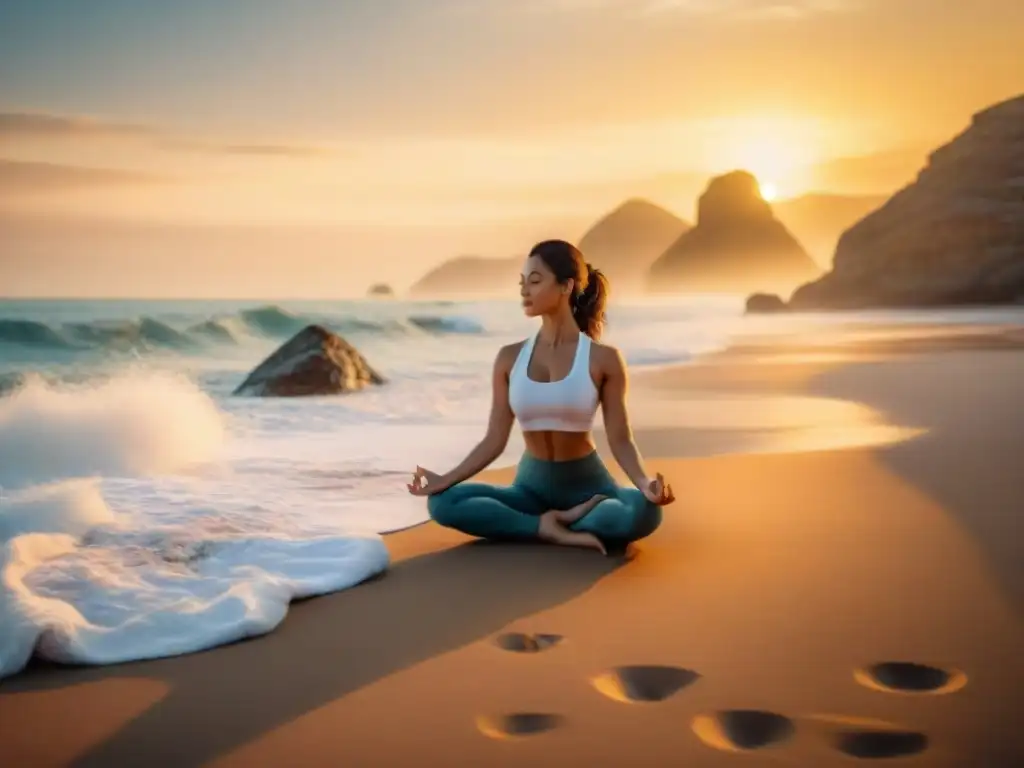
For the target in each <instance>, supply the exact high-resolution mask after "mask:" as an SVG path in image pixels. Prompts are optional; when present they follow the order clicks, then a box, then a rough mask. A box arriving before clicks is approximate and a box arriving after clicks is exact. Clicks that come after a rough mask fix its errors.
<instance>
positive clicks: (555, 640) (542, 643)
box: [494, 632, 564, 653]
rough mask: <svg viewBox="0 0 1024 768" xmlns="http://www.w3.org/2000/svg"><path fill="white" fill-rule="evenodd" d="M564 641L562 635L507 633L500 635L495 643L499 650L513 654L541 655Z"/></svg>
mask: <svg viewBox="0 0 1024 768" xmlns="http://www.w3.org/2000/svg"><path fill="white" fill-rule="evenodd" d="M563 639H564V638H563V637H562V636H561V635H544V634H538V635H533V634H528V633H525V632H506V633H505V634H503V635H498V637H497V638H495V640H494V642H495V644H496V645H497V646H498V647H499V648H502V649H503V650H506V651H512V652H513V653H540V652H541V651H546V650H548V649H549V648H553V647H554V646H556V645H558V644H559V643H560V642H562V640H563Z"/></svg>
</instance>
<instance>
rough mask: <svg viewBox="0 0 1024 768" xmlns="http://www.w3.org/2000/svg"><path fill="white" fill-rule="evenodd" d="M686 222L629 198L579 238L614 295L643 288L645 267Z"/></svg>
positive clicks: (674, 239) (589, 259) (646, 203)
mask: <svg viewBox="0 0 1024 768" xmlns="http://www.w3.org/2000/svg"><path fill="white" fill-rule="evenodd" d="M689 229H690V225H689V224H688V223H686V222H685V221H683V220H682V219H680V218H679V217H678V216H676V215H675V214H674V213H670V212H669V211H667V210H665V209H664V208H662V207H661V206H658V205H655V204H654V203H652V202H649V201H647V200H642V199H639V198H632V199H630V200H627V201H626V202H624V203H623V204H622V205H620V206H619V207H618V208H615V209H614V210H612V211H611V212H609V213H607V214H605V215H604V216H602V217H601V218H600V219H598V220H597V222H596V223H594V225H593V226H591V227H590V229H588V230H587V232H586V234H584V235H583V237H582V238H581V239H580V241H579V244H578V245H579V248H580V250H581V251H583V254H584V256H586V258H587V261H589V262H590V263H591V264H593V265H594V266H595V267H599V268H600V269H601V271H602V272H604V274H605V275H606V276H607V277H608V279H609V281H610V282H611V289H612V290H613V291H614V292H615V294H616V295H621V294H622V293H637V292H640V291H642V290H643V287H644V282H645V279H646V276H647V271H648V269H650V266H651V264H653V263H654V261H655V259H657V258H658V257H659V256H661V254H663V253H664V252H665V249H666V248H668V247H669V246H670V245H672V243H674V242H675V241H676V240H678V239H679V236H680V235H682V234H683V233H684V232H686V231H687V230H689Z"/></svg>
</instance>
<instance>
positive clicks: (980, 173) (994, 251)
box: [790, 95, 1024, 309]
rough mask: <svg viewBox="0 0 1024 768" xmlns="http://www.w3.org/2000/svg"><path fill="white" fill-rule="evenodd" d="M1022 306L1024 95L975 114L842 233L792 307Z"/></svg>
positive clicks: (1023, 274) (1023, 275)
mask: <svg viewBox="0 0 1024 768" xmlns="http://www.w3.org/2000/svg"><path fill="white" fill-rule="evenodd" d="M1022 300H1024V95H1021V96H1017V97H1015V98H1013V99H1010V100H1008V101H1004V102H1002V103H1000V104H996V105H995V106H992V107H990V108H988V109H986V110H984V111H982V112H979V113H977V114H975V115H974V116H973V119H972V121H971V124H970V126H968V127H967V128H966V129H965V130H964V131H963V132H961V133H960V134H959V135H957V136H956V137H954V138H953V139H952V140H951V141H950V142H948V143H947V144H945V145H944V146H942V147H940V148H938V149H937V150H935V151H934V152H933V153H932V154H931V155H930V156H929V158H928V162H927V164H926V166H925V167H924V169H923V170H922V171H921V172H920V173H919V174H918V176H917V178H916V179H915V180H914V181H913V182H912V183H911V184H909V185H908V186H906V187H904V188H903V189H901V190H900V191H899V192H897V193H896V194H895V195H893V196H892V197H891V198H890V199H889V200H888V201H887V202H886V203H885V204H884V205H883V206H882V207H881V208H879V209H878V210H876V211H875V212H873V213H871V214H869V215H868V216H865V217H864V218H863V219H861V220H860V221H859V222H857V223H856V224H855V225H854V226H852V227H851V228H850V229H848V230H847V231H846V232H845V233H843V235H842V237H841V238H840V239H839V243H838V245H837V247H836V254H835V259H834V261H833V266H832V270H831V271H830V272H829V273H827V274H826V275H824V276H822V277H821V278H819V279H818V280H815V281H814V282H811V283H808V284H807V285H804V286H801V287H800V288H799V289H798V290H797V291H796V292H795V293H794V294H793V297H792V299H791V301H790V307H791V308H793V309H856V308H861V307H923V306H939V305H963V304H984V303H1007V302H1019V301H1022Z"/></svg>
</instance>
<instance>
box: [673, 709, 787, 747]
mask: <svg viewBox="0 0 1024 768" xmlns="http://www.w3.org/2000/svg"><path fill="white" fill-rule="evenodd" d="M692 728H693V732H694V733H696V734H697V738H699V739H700V740H701V741H703V742H704V743H705V744H707V745H708V746H709V747H714V748H715V749H721V750H724V751H726V752H749V751H751V750H755V749H764V748H765V747H770V746H774V745H777V744H781V743H782V742H784V741H786V740H787V739H788V738H790V737H791V736H792V735H793V733H794V731H795V730H796V729H795V727H794V726H793V721H792V720H790V719H789V718H788V717H786V716H785V715H780V714H778V713H777V712H766V711H764V710H759V709H729V710H724V711H722V712H716V713H714V714H710V715H699V716H697V717H696V718H694V720H693V724H692Z"/></svg>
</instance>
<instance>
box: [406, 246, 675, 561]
mask: <svg viewBox="0 0 1024 768" xmlns="http://www.w3.org/2000/svg"><path fill="white" fill-rule="evenodd" d="M519 293H520V295H521V296H522V302H523V310H524V311H525V312H526V314H527V316H529V317H538V316H539V317H540V318H541V327H540V332H539V333H538V334H537V335H536V336H533V337H531V338H529V339H526V340H525V341H521V342H518V343H516V344H510V345H508V346H506V347H502V349H501V350H500V351H499V352H498V355H497V358H496V359H495V361H494V373H493V378H492V388H493V393H492V403H491V415H490V421H489V423H488V426H487V434H486V436H485V437H484V439H483V440H482V441H481V442H480V444H479V445H477V446H476V447H475V448H474V449H473V450H472V451H471V452H470V453H469V455H468V456H467V457H466V458H465V459H464V460H463V461H462V463H461V464H459V465H458V466H457V467H455V468H454V469H452V470H451V471H449V472H448V473H447V474H444V475H438V474H435V473H434V472H431V471H429V470H426V469H424V468H423V467H416V471H415V473H414V474H413V479H412V482H411V483H409V484H408V486H407V487H408V489H409V492H410V493H412V494H413V495H416V496H429V499H428V500H427V508H428V509H429V510H430V516H431V517H432V518H433V519H434V520H435V521H436V522H438V523H439V524H441V525H444V526H447V527H449V528H454V529H456V530H459V531H462V532H463V533H466V534H469V535H471V536H479V537H483V538H488V539H499V540H510V539H513V540H514V539H518V540H529V539H534V540H536V539H541V540H544V541H548V542H552V543H555V544H563V545H567V546H577V547H590V548H593V549H597V550H599V551H600V552H602V553H606V552H607V548H608V547H615V548H621V547H624V546H625V545H627V544H628V543H629V542H631V541H636V540H637V539H642V538H643V537H645V536H648V535H650V534H651V533H653V532H654V530H655V529H656V528H657V527H658V525H659V524H660V523H661V509H660V508H661V507H662V506H664V505H666V504H670V503H672V501H674V500H675V497H674V496H673V495H672V487H671V486H669V485H666V483H665V481H664V479H663V478H662V476H661V475H660V474H659V475H656V476H655V477H649V476H648V475H647V473H646V472H645V471H644V468H643V463H642V461H641V458H640V453H639V451H638V450H637V447H636V445H635V443H634V442H633V435H632V432H631V430H630V427H629V419H628V417H627V415H626V367H625V364H624V362H623V360H622V357H621V355H620V354H619V352H618V350H617V349H615V348H614V347H610V346H606V345H604V344H600V343H599V341H598V340H599V339H600V336H601V330H602V327H603V325H604V311H605V304H606V302H607V298H608V282H607V279H606V278H605V276H604V275H602V274H601V273H600V272H599V271H598V270H596V269H594V268H593V267H592V266H591V265H590V264H588V263H587V262H586V260H585V259H584V258H583V254H582V253H580V251H579V249H578V248H576V247H575V246H573V245H571V244H570V243H567V242H564V241H562V240H547V241H544V242H542V243H539V244H537V245H536V246H534V248H533V250H532V251H530V255H529V257H528V258H527V259H526V263H525V265H524V267H523V272H522V275H521V276H520V285H519ZM598 403H600V405H601V409H602V413H603V416H604V425H605V430H606V433H607V437H608V443H609V445H610V447H611V450H612V454H613V455H614V456H615V460H616V461H617V462H618V463H619V466H620V467H622V469H623V471H624V472H625V473H626V475H627V476H628V477H629V479H630V481H631V482H632V483H633V485H634V486H636V487H635V488H621V487H619V486H618V485H617V484H616V482H615V480H614V479H613V478H612V476H611V475H610V474H609V472H608V470H607V469H606V468H605V466H604V463H603V462H602V461H601V459H600V457H599V456H598V454H597V450H596V448H595V446H594V441H593V439H592V437H591V434H590V431H591V426H592V424H593V420H594V415H595V413H596V412H597V406H598ZM515 419H518V420H519V424H520V426H521V428H522V430H523V438H524V440H525V443H526V452H525V453H524V454H523V456H522V458H521V459H520V461H519V466H518V468H517V471H516V476H515V480H514V481H513V483H512V485H511V486H496V485H488V484H486V483H469V482H465V481H466V480H467V479H468V478H471V477H473V476H474V475H476V474H477V473H478V472H480V471H482V470H483V469H484V468H486V467H487V466H489V465H490V464H491V462H493V461H494V460H495V459H497V458H498V456H500V455H501V454H502V452H503V451H504V450H505V446H506V445H507V443H508V438H509V434H510V433H511V430H512V423H513V421H514V420H515Z"/></svg>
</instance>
